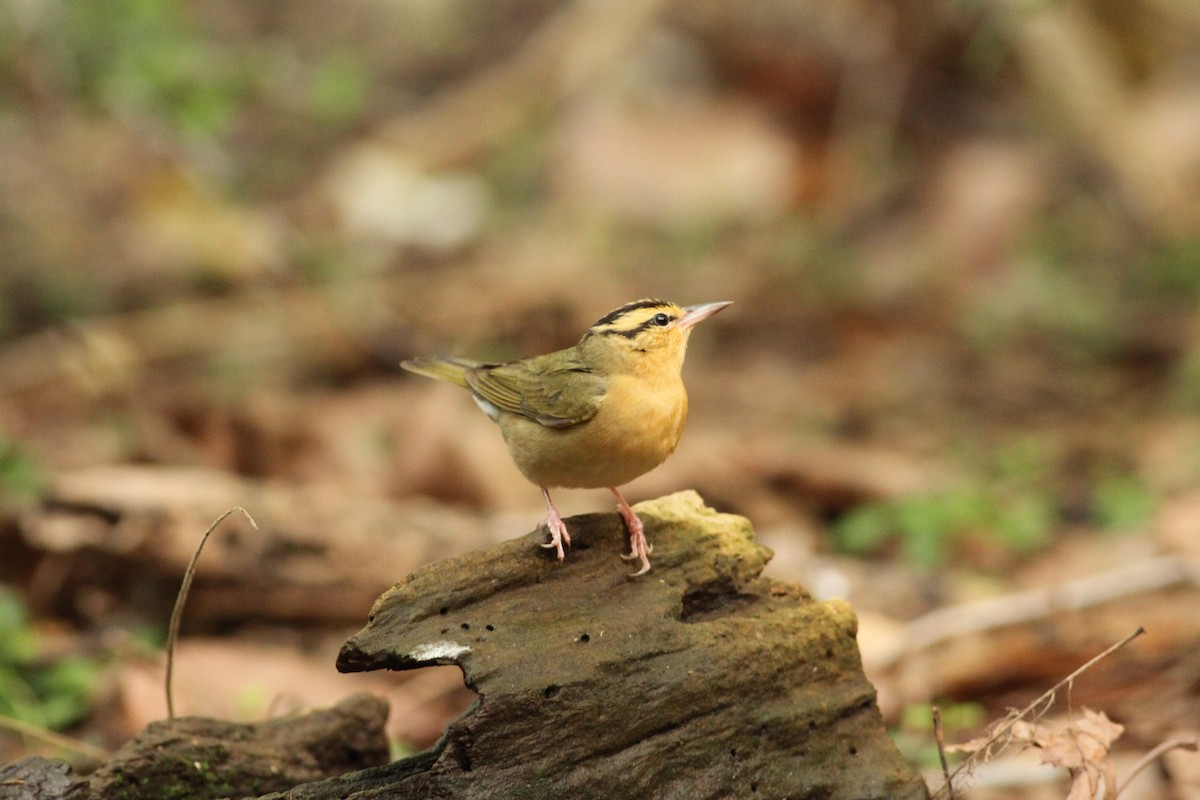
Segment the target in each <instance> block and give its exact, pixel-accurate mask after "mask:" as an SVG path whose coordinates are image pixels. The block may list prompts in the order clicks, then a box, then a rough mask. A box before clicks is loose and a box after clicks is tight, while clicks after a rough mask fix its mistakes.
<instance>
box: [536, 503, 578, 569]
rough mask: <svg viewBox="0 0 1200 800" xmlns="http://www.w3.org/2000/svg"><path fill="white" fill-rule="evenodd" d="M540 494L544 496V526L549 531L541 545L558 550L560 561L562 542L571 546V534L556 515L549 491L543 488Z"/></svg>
mask: <svg viewBox="0 0 1200 800" xmlns="http://www.w3.org/2000/svg"><path fill="white" fill-rule="evenodd" d="M542 495H543V496H544V497H545V498H546V528H547V529H548V530H549V531H550V541H548V542H546V543H545V544H543V545H542V547H546V548H550V547H553V548H555V549H556V550H557V551H558V560H559V561H562V560H563V558H564V557H565V553H563V544H566V545H567V546H568V547H570V546H571V534H569V533H568V532H567V526H566V524H565V523H564V522H563V521H562V517H560V516H559V515H558V509H557V508H555V507H554V503H552V502H550V493H549V492H547V491H546V490H545V489H543V490H542Z"/></svg>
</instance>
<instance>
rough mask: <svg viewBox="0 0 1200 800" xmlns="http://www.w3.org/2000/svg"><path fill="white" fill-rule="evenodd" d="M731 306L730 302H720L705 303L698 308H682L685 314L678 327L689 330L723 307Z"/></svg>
mask: <svg viewBox="0 0 1200 800" xmlns="http://www.w3.org/2000/svg"><path fill="white" fill-rule="evenodd" d="M731 305H733V301H732V300H722V301H721V302H719V303H705V304H704V305H700V306H684V307H683V310H684V311H686V312H687V313H686V314H684V315H683V316H682V317H680V318H679V325H678V327H680V328H684V329H687V328H690V327H692V326H693V325H695V324H696V323H697V322H702V321H704V320H706V319H708V318H709V317H711V316H712V315H713V314H715V313H717V312H718V311H720V310H721V309H722V308H724V307H725V306H731Z"/></svg>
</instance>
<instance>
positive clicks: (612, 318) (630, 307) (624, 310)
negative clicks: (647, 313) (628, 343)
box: [592, 300, 671, 334]
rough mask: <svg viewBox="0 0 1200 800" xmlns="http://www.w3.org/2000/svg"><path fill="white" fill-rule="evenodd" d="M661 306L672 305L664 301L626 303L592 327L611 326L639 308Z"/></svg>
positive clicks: (668, 306)
mask: <svg viewBox="0 0 1200 800" xmlns="http://www.w3.org/2000/svg"><path fill="white" fill-rule="evenodd" d="M660 306H661V307H663V308H670V306H671V304H670V303H664V302H663V301H662V300H635V301H634V302H632V303H626V304H625V305H623V306H621V307H620V308H618V309H615V310H613V311H610V312H608V313H607V314H605V315H604V316H603V317H601V318H600V319H598V320H596V324H595V325H593V326H592V327H593V328H598V327H600V326H601V325H609V324H611V323H613V322H616V321H617V320H619V319H620V318H621V317H623V316H625V315H626V314H628V313H629V312H630V311H636V310H638V309H639V308H659V307H660ZM624 333H625V332H624V331H622V334H624Z"/></svg>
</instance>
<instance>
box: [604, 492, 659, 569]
mask: <svg viewBox="0 0 1200 800" xmlns="http://www.w3.org/2000/svg"><path fill="white" fill-rule="evenodd" d="M608 490H609V491H610V492H612V493H613V497H615V498H617V510H618V511H620V512H621V516H622V517H623V518H624V519H625V527H626V528H628V529H629V553H627V554H624V553H623V554H622V555H621V558H623V559H625V560H626V561H632V560H633V559H635V558H638V559H641V561H642V568H641V569H639V570H638V571H637V572H635V573H633V574H634V575H635V576H636V575H645V574H646V573H647V572H649V571H650V553H651V551H653V550H654V548H653V547H651V546H650V545H649V544H648V543H647V542H646V529H645V528H644V527H642V521H641V520H640V519H638V515H637V514H635V513H633V509H632V508H630V507H629V503H626V502H625V498H624V497H622V496H621V493H620V492H618V491H617V489H616V487H615V486H610V487H609V488H608Z"/></svg>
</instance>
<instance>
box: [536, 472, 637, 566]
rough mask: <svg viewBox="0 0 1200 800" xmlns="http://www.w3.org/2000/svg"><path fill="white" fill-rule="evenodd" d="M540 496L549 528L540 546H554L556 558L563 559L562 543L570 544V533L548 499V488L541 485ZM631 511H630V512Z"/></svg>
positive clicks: (552, 502)
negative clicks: (544, 505)
mask: <svg viewBox="0 0 1200 800" xmlns="http://www.w3.org/2000/svg"><path fill="white" fill-rule="evenodd" d="M542 497H544V498H546V527H547V528H549V529H550V541H548V542H546V544H544V545H542V547H554V548H556V549H557V550H558V560H559V561H562V560H563V543H564V542H565V543H566V544H567V545H568V546H570V544H571V534H569V533H567V526H566V525H564V524H563V521H562V517H560V516H559V515H558V509H557V508H555V507H554V501H553V500H551V499H550V490H549V489H546V488H545V487H542ZM631 513H632V512H631Z"/></svg>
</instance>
